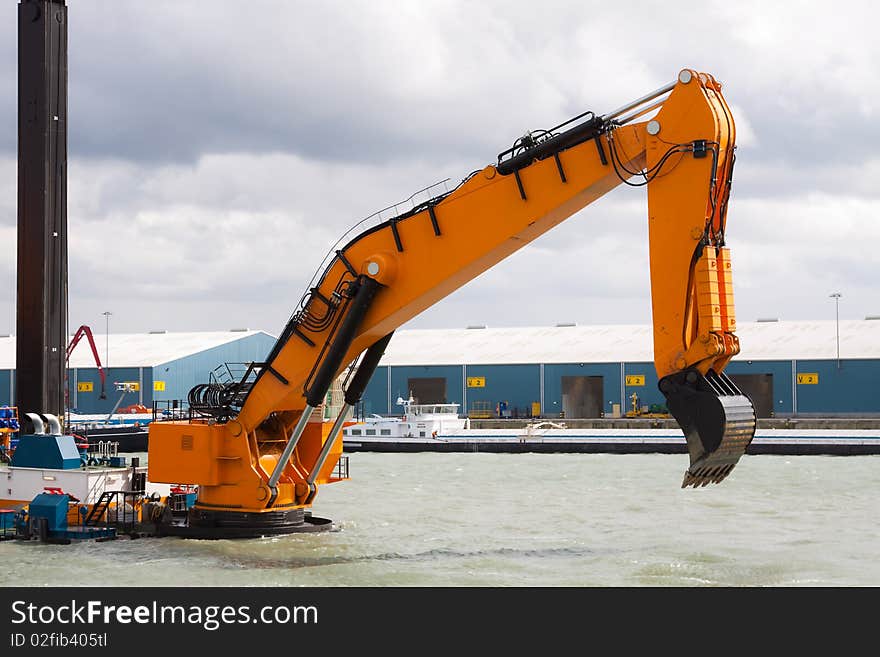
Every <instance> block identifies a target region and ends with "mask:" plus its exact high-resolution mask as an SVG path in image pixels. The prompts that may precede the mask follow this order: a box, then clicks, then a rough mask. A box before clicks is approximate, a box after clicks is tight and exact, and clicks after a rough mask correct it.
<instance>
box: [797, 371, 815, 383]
mask: <svg viewBox="0 0 880 657" xmlns="http://www.w3.org/2000/svg"><path fill="white" fill-rule="evenodd" d="M797 382H798V385H805V386H814V385H816V384H818V383H819V373H818V372H804V373H803V374H802V373H800V372H798V375H797Z"/></svg>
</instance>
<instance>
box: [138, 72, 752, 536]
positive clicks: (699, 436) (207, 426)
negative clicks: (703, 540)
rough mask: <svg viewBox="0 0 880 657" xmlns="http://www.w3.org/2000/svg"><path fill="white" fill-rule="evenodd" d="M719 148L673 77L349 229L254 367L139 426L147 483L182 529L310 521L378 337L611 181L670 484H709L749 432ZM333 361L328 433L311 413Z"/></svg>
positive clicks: (707, 97) (718, 118)
mask: <svg viewBox="0 0 880 657" xmlns="http://www.w3.org/2000/svg"><path fill="white" fill-rule="evenodd" d="M735 141H736V131H735V127H734V120H733V116H732V114H731V111H730V108H729V107H728V105H727V103H726V102H725V99H724V97H723V96H722V93H721V84H720V83H719V82H718V81H717V80H715V79H714V78H713V77H712V76H711V75H709V74H706V73H700V72H697V71H694V70H691V69H685V70H682V71H681V72H680V73H679V74H678V77H677V79H676V80H675V81H673V82H672V83H670V84H668V85H666V86H664V87H662V88H660V89H658V90H656V91H654V92H652V93H650V94H648V95H646V96H644V97H642V98H639V99H638V100H636V101H633V102H631V103H627V104H626V105H624V106H622V107H621V108H619V109H617V110H614V111H612V112H609V113H607V114H602V115H598V114H595V113H593V112H586V113H584V114H581V115H579V116H576V117H574V118H573V119H571V120H569V121H566V122H565V123H562V124H560V125H558V126H556V127H555V128H552V129H549V130H540V131H532V132H528V133H527V134H525V135H524V136H522V137H520V138H518V139H517V140H516V141H515V142H514V144H513V146H512V147H511V148H509V149H507V150H505V151H503V152H502V153H500V154H499V155H498V158H497V161H496V162H495V163H493V164H490V165H488V166H485V167H484V168H482V169H479V170H476V171H474V172H472V173H471V174H470V175H468V176H467V177H466V178H465V179H464V180H463V181H462V182H461V183H460V184H459V185H457V186H456V187H455V188H454V189H452V190H451V191H444V192H443V193H439V194H437V195H436V196H433V197H431V198H429V199H428V200H425V201H423V202H419V203H417V204H414V207H412V208H411V209H409V210H407V211H405V212H402V213H399V214H396V215H395V216H392V217H391V218H389V219H384V218H382V217H381V215H380V220H379V222H378V223H376V224H374V225H360V226H359V232H358V233H357V234H355V235H354V236H353V237H346V238H343V240H341V241H340V242H339V243H338V244H337V245H336V246H334V247H333V248H332V249H331V250H330V252H329V253H328V257H327V258H326V259H325V262H324V264H323V265H322V266H321V268H319V271H318V272H317V273H316V275H315V278H314V279H313V281H312V283H311V284H310V286H309V288H308V290H307V292H306V293H305V295H304V296H303V298H302V300H301V302H300V304H299V306H298V307H297V309H296V311H295V312H294V314H293V315H292V316H291V318H290V321H289V322H288V324H287V326H286V327H285V329H284V331H283V332H282V334H281V336H280V338H279V339H278V341H277V343H276V344H275V346H274V348H273V349H272V351H271V353H270V354H269V356H268V358H267V360H266V362H265V363H262V364H258V365H254V366H253V367H252V368H250V369H249V371H248V373H247V374H246V375H245V376H244V377H243V378H242V381H241V382H238V383H236V384H227V385H219V384H212V385H205V386H201V387H199V388H198V390H195V389H194V393H195V394H192V393H191V395H190V404H191V408H193V409H194V410H196V411H197V416H196V417H194V418H193V419H190V420H186V421H176V422H160V423H152V424H151V425H150V428H149V459H148V467H149V480H150V481H152V482H164V483H171V484H186V485H197V486H198V497H197V500H196V502H195V504H194V505H193V506H192V507H191V508H190V509H189V516H188V519H187V530H186V532H187V533H184V532H180V533H181V534H182V535H189V536H215V537H216V536H223V537H234V536H258V535H265V534H273V533H289V532H295V531H311V530H314V529H315V528H317V527H319V526H320V525H321V523H320V522H318V521H319V520H320V519H314V518H312V516H311V512H310V511H309V509H310V507H311V505H312V503H313V500H314V499H315V495H316V493H317V490H318V486H320V485H322V484H325V483H330V482H334V481H339V480H340V479H345V478H346V477H347V474H346V473H340V472H339V471H338V470H337V469H336V466H337V464H338V462H340V459H341V457H342V438H341V429H342V426H343V423H344V421H345V418H346V417H347V414H348V412H349V411H350V409H351V408H352V407H353V406H354V405H355V404H356V403H357V402H358V401H359V399H360V397H361V395H362V393H363V390H364V388H365V387H366V385H367V382H368V381H369V379H370V377H371V376H372V374H373V372H374V371H375V368H376V366H377V365H378V363H379V360H380V358H381V357H382V354H383V352H384V349H385V347H386V346H387V344H388V342H389V340H390V339H391V336H392V333H393V332H394V330H395V329H397V328H398V327H399V326H401V325H402V324H404V323H405V322H407V321H408V320H410V319H412V318H413V317H415V316H416V315H418V314H419V313H421V312H422V311H424V310H425V309H427V308H428V307H430V306H431V305H432V304H434V303H436V302H437V301H439V300H441V299H443V298H444V297H446V296H447V295H449V294H450V293H451V292H453V291H455V290H456V289H458V288H460V287H461V286H462V285H464V284H465V283H467V282H469V281H471V280H473V279H474V278H475V277H477V276H479V275H480V274H481V273H482V272H484V271H486V270H487V269H489V268H490V267H492V266H493V265H495V264H497V263H498V262H500V261H501V260H503V259H504V258H506V257H507V256H509V255H511V254H512V253H514V252H516V251H518V250H519V249H521V248H522V247H524V246H526V245H527V244H529V243H530V242H531V241H532V240H534V239H536V238H537V237H539V236H540V235H542V234H543V233H545V232H547V231H548V230H550V229H551V228H553V227H554V226H556V225H557V224H559V223H561V222H562V221H564V220H565V219H567V218H569V217H571V216H572V215H573V214H575V213H576V212H578V211H579V210H581V209H582V208H584V207H585V206H586V205H588V204H590V203H591V202H593V201H595V200H596V199H598V198H599V197H601V196H603V195H605V194H607V193H608V192H610V191H611V190H612V189H614V188H615V187H617V186H618V185H620V184H625V185H629V186H637V187H638V186H643V187H647V196H648V227H649V241H650V274H651V295H652V306H653V326H654V361H655V366H656V370H657V374H658V380H659V386H660V390H661V391H662V392H663V394H664V395H665V397H666V400H667V407H668V409H669V412H670V413H671V414H672V415H673V416H674V417H675V418H676V420H677V421H678V423H679V425H680V426H681V428H682V431H683V433H684V435H685V438H686V440H687V446H688V452H689V457H690V465H689V467H688V468H687V470H686V472H685V474H684V479H683V482H682V487H687V486H694V487H697V486H704V485H707V484H709V483H716V482H720V481H721V480H723V479H724V478H725V477H726V476H727V475H728V474H729V473H730V472H731V470H732V469H733V467H734V466H735V465H736V463H737V462H738V460H739V458H740V457H741V456H742V455H743V454H744V453H745V450H746V448H747V447H748V445H749V443H750V442H751V440H752V438H753V436H754V433H755V412H754V408H753V406H752V403H751V401H750V400H749V399H748V397H746V396H745V395H744V394H743V393H742V392H741V391H740V390H738V389H737V387H736V386H735V385H734V383H733V382H732V381H731V380H730V379H729V378H728V377H727V376H726V375H725V374H724V369H725V367H726V366H727V364H728V362H729V361H730V359H731V358H732V357H733V356H735V355H736V354H737V353H739V350H740V345H739V340H738V339H737V337H736V335H735V330H736V319H735V314H734V304H733V283H732V278H731V260H730V252H729V249H728V247H727V246H726V228H727V208H728V200H729V198H730V190H731V183H732V176H733V167H734V159H735V157H734V150H735ZM351 232H352V231H350V232H349V234H351ZM355 365H356V367H354V366H355ZM346 367H351V370H350V373H351V372H354V374H353V376H350V377H349V379H350V380H349V381H348V382H347V388H346V390H345V404H344V406H343V409H342V411H341V412H340V413H339V416H338V418H337V419H336V422H334V423H333V426H332V427H330V428H329V429H328V428H327V427H326V425H329V424H330V423H329V422H327V423H323V422H322V421H321V413H314V411H315V410H316V409H317V408H318V407H319V406H321V404H322V403H323V401H324V399H325V395H326V393H327V390H328V389H329V387H330V385H331V383H332V382H333V381H334V380H335V379H336V378H337V377H338V376H340V375H341V374H342V372H343V371H344V370H345V369H346ZM321 522H324V523H326V522H329V521H321Z"/></svg>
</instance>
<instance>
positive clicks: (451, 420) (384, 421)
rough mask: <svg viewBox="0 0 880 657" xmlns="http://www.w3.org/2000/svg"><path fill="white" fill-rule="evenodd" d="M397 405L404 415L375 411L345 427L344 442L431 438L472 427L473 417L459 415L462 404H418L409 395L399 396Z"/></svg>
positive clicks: (347, 443)
mask: <svg viewBox="0 0 880 657" xmlns="http://www.w3.org/2000/svg"><path fill="white" fill-rule="evenodd" d="M397 405H398V406H402V407H403V415H402V416H401V417H387V416H382V415H375V414H374V415H370V416H369V417H364V418H361V419H359V420H357V421H355V422H354V423H353V424H350V425H347V426H346V427H345V428H344V429H343V430H342V441H343V445H344V446H348V445H349V444H353V443H358V442H362V441H367V442H369V441H376V440H379V441H387V440H392V439H393V440H397V439H408V438H414V439H432V438H437V436H439V435H443V434H448V433H450V432H456V431H461V430H463V429H469V428H470V420H469V419H468V418H462V417H459V415H458V409H459V407H460V404H455V403H452V404H418V403H416V401H415V400H414V399H413V397H412V394H410V396H409V399H403V398H402V397H398V398H397Z"/></svg>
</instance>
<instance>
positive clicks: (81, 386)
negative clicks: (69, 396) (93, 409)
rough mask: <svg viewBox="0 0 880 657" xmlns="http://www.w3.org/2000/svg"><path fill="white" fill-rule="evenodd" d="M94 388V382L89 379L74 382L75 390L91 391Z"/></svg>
mask: <svg viewBox="0 0 880 657" xmlns="http://www.w3.org/2000/svg"><path fill="white" fill-rule="evenodd" d="M94 390H95V384H94V383H92V382H91V381H80V382H79V383H77V384H76V391H77V392H93V391H94Z"/></svg>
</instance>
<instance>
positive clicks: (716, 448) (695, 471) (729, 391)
mask: <svg viewBox="0 0 880 657" xmlns="http://www.w3.org/2000/svg"><path fill="white" fill-rule="evenodd" d="M660 391H661V392H662V393H663V394H664V395H665V396H666V403H667V408H668V409H669V412H670V413H671V414H672V416H673V417H674V418H675V419H676V420H677V421H678V424H679V426H681V429H682V431H683V432H684V436H685V439H686V440H687V447H688V453H689V454H690V460H691V463H690V467H689V468H688V469H687V471H686V472H685V473H684V480H683V481H682V483H681V487H682V488H686V487H687V486H693V487H695V488H696V487H697V486H706V485H707V484H710V483H716V484H717V483H718V482H720V481H722V480H723V479H724V478H725V477H727V475H729V474H730V472H731V470H733V467H734V466H735V465H736V464H737V462H738V461H739V458H740V457H741V456H742V455H743V454H745V451H746V449H747V448H748V446H749V444H750V443H751V442H752V438H754V436H755V427H756V419H755V407H754V406H753V405H752V401H751V400H750V399H749V398H748V397H747V396H746V395H744V394H743V393H742V391H741V390H739V388H737V387H736V384H734V383H733V381H731V380H730V378H729V377H728V376H727V375H725V374H724V373H723V372H720V373H716V372H714V371H712V370H710V371H709V372H708V373H707V374H706V376H703V375H702V374H701V373H700V372H699V371H697V370H686V371H684V372H679V373H676V374H672V375H670V376H667V377H664V378H663V379H662V380H661V381H660Z"/></svg>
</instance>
